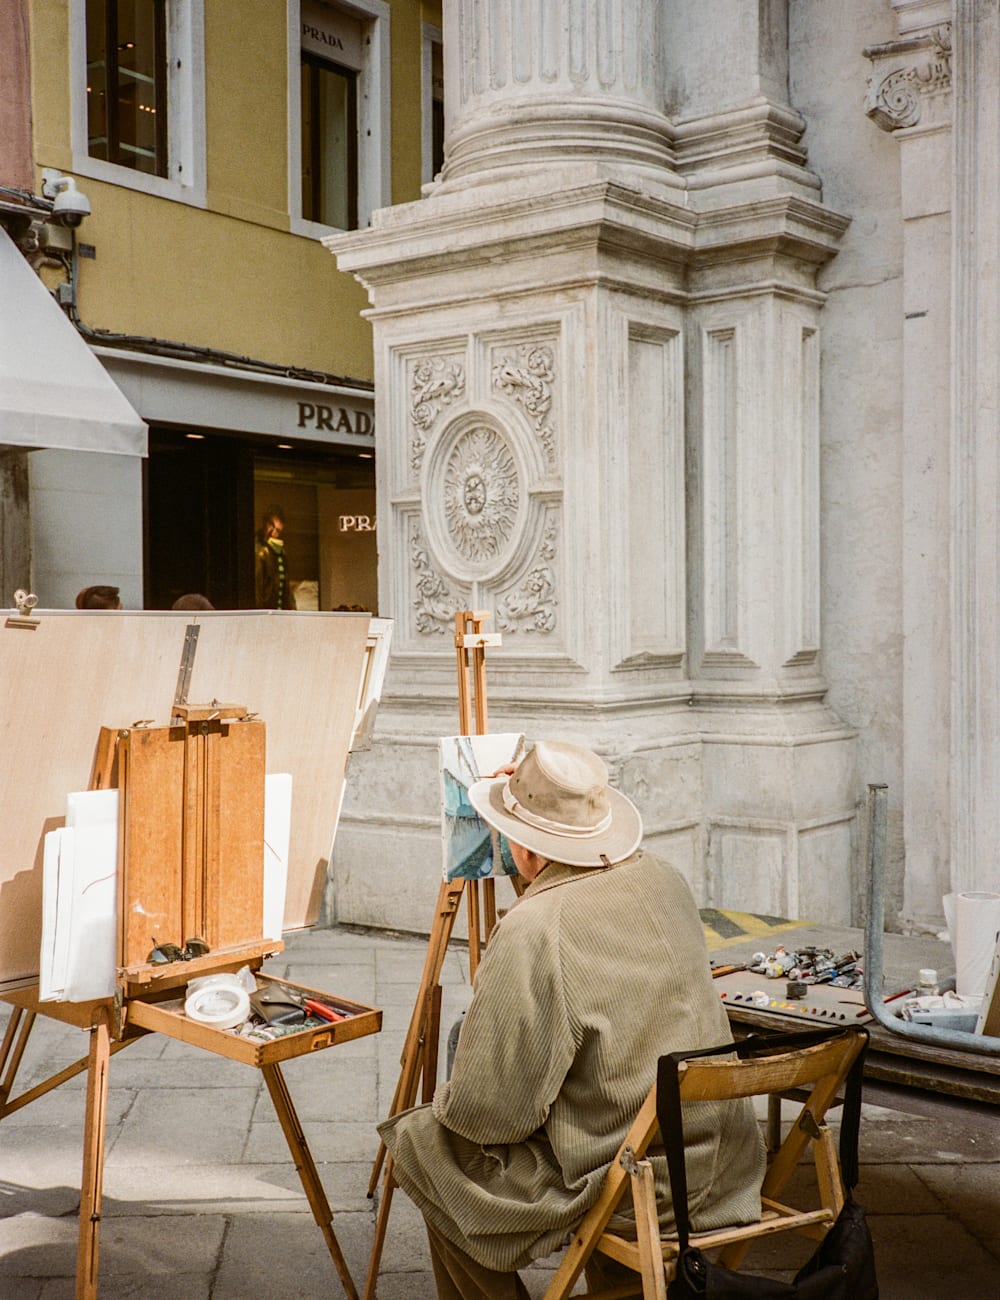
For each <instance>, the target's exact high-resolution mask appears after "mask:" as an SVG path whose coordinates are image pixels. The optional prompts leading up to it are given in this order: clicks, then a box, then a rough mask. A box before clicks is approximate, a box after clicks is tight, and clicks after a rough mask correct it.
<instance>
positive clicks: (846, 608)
mask: <svg viewBox="0 0 1000 1300" xmlns="http://www.w3.org/2000/svg"><path fill="white" fill-rule="evenodd" d="M831 8H836V10H837V14H838V18H837V22H836V24H833V20H832V16H831V14H830V12H829V10H830V9H831ZM708 9H709V7H707V6H704V5H702V4H700V3H697V2H696V0H667V2H666V3H659V0H617V2H616V3H611V2H610V0H491V3H490V4H489V5H488V6H487V5H482V4H478V3H476V2H475V0H445V4H444V13H445V48H446V58H445V92H446V118H447V137H446V153H445V166H444V170H443V172H442V175H441V176H440V178H438V180H437V181H436V182H435V183H434V184H433V185H431V186H429V187H428V192H427V195H426V197H425V198H424V199H423V200H422V201H421V202H419V203H412V204H406V205H401V206H398V207H395V208H387V209H383V210H381V211H379V212H377V213H375V215H374V217H373V220H372V224H371V227H370V228H369V229H368V230H365V231H362V232H357V233H354V234H351V235H344V236H337V237H334V238H331V239H330V240H328V241H326V242H327V243H328V246H329V247H330V250H331V252H333V253H334V254H335V255H336V256H337V259H338V265H339V266H340V267H341V269H345V270H348V271H351V272H352V273H353V274H355V275H356V276H357V277H358V278H359V279H360V280H361V281H362V283H363V284H364V285H365V286H366V288H367V289H368V292H369V297H370V301H371V304H372V305H371V309H370V311H369V313H368V315H369V317H370V319H371V322H372V326H373V331H374V345H375V357H376V402H377V405H378V411H379V417H378V430H379V433H378V443H377V451H378V457H377V459H378V495H379V507H378V515H379V536H380V561H379V563H380V568H379V587H380V602H381V608H380V613H381V614H382V615H383V616H388V617H392V618H394V619H395V620H396V629H395V633H394V645H393V659H392V665H391V669H390V674H389V679H388V683H387V691H386V694H385V696H384V697H383V705H382V712H381V716H380V721H379V724H378V727H377V729H376V739H375V746H374V748H373V750H372V751H371V752H370V753H369V754H367V755H359V756H357V761H356V762H355V765H354V767H353V768H352V774H351V783H350V787H351V788H350V792H349V795H348V800H347V803H346V804H345V808H344V814H343V817H342V820H341V825H340V830H339V832H338V842H337V850H336V855H335V862H334V871H333V876H332V889H331V905H332V908H333V910H334V911H335V913H336V915H337V917H338V919H340V920H343V921H354V922H358V923H365V924H374V925H387V926H392V927H395V928H399V929H410V930H426V929H427V928H429V925H430V921H431V917H430V916H429V915H427V916H424V915H423V912H424V911H426V910H427V907H428V901H427V900H429V899H431V898H432V897H433V892H428V891H429V888H430V889H431V890H432V889H433V886H432V884H431V882H433V880H435V879H436V878H437V875H438V872H439V860H440V843H439V835H438V817H437V807H438V796H437V764H436V754H435V749H436V745H435V738H436V737H437V736H438V735H442V734H447V733H449V732H452V731H453V730H454V728H455V723H456V704H455V699H456V690H455V655H454V646H453V639H452V630H453V616H454V613H455V611H456V610H458V609H462V608H470V609H485V610H489V611H490V612H491V613H492V616H493V626H494V627H495V628H496V629H497V630H499V631H501V632H502V633H503V646H502V648H501V649H498V650H496V651H491V652H490V653H489V657H488V672H489V695H490V714H491V723H492V725H493V727H494V729H503V730H510V729H517V730H524V731H525V732H526V733H527V734H528V735H529V737H537V736H541V735H547V736H558V737H562V738H569V739H580V740H584V741H586V742H587V743H590V744H592V745H593V746H594V747H595V748H597V749H598V750H599V751H600V752H601V753H602V754H603V755H604V756H605V757H606V759H607V761H608V763H609V766H610V768H611V770H612V774H613V779H614V780H615V781H616V783H617V784H619V785H620V787H621V788H622V789H623V790H625V791H626V792H627V793H629V794H630V795H631V796H632V797H633V798H634V799H635V800H636V802H637V803H638V804H639V806H640V808H641V810H642V812H643V816H644V821H645V825H646V831H647V840H648V842H649V843H650V845H651V846H652V847H653V848H655V849H657V850H659V851H662V852H663V853H665V854H666V855H668V856H670V857H671V858H672V860H673V861H674V862H675V863H676V864H677V865H678V866H679V867H680V869H681V870H682V871H683V872H684V874H685V875H686V876H687V878H688V879H689V881H690V882H691V885H692V888H693V889H694V891H695V894H696V896H697V897H698V899H699V901H701V902H703V903H709V904H713V905H716V906H721V907H732V908H742V909H745V910H750V911H760V912H768V913H776V914H783V915H796V916H804V917H809V918H822V919H827V920H831V921H836V922H849V921H851V920H853V919H856V918H857V916H858V914H859V894H860V887H861V852H860V849H861V833H860V832H861V829H862V828H861V825H860V820H861V819H860V817H859V809H860V808H861V806H862V803H863V797H864V786H865V782H866V781H868V780H887V781H888V782H889V784H890V790H891V805H890V807H891V832H892V833H891V838H890V846H891V852H892V854H893V861H892V870H891V879H892V889H893V897H892V899H891V900H890V912H891V913H892V914H893V915H894V917H895V919H896V921H897V922H899V923H902V924H910V923H912V924H915V925H921V924H932V923H933V921H934V918H935V916H936V914H937V911H938V910H939V898H940V893H942V892H944V891H945V890H946V889H947V888H948V887H950V886H951V885H955V886H957V887H979V888H989V887H994V888H995V887H996V881H995V879H993V877H992V876H991V875H990V872H991V871H992V872H993V873H994V875H995V871H996V845H997V836H996V830H997V827H996V816H997V814H996V806H997V801H996V799H995V778H996V770H995V761H996V735H997V731H998V728H997V727H996V722H997V721H998V720H997V718H996V713H997V707H998V706H997V687H996V681H997V674H996V672H995V671H994V672H993V673H992V678H991V680H989V681H986V680H985V678H987V677H988V676H989V674H988V672H987V673H984V672H983V669H984V667H988V666H989V665H990V664H991V663H992V666H993V667H994V668H995V667H996V655H997V638H996V613H995V595H996V571H995V569H996V555H997V547H996V544H995V543H996V513H995V503H996V495H995V493H996V469H997V466H996V427H995V405H994V407H993V419H992V423H990V421H989V419H988V418H987V415H986V413H987V412H988V411H989V407H990V402H991V401H992V400H993V399H995V397H996V395H997V351H996V349H995V348H994V349H993V351H992V353H991V352H990V351H989V340H990V339H993V340H994V342H995V339H996V324H997V322H996V306H997V300H996V294H995V293H993V296H992V297H990V293H991V291H992V290H994V289H995V287H996V274H997V271H996V263H995V247H996V245H995V243H994V245H993V250H994V257H993V260H992V261H991V260H990V255H989V251H988V246H987V241H986V235H985V231H986V230H988V229H989V222H990V221H992V229H993V230H994V232H995V226H996V214H997V206H996V198H997V186H996V184H995V179H996V177H995V174H994V173H995V168H996V157H997V151H996V150H995V148H994V150H993V154H992V155H991V156H990V157H989V158H987V157H986V153H987V152H988V150H989V148H990V147H991V146H993V145H995V143H996V142H995V134H996V131H997V125H996V123H997V118H996V117H994V118H993V119H990V117H989V112H988V110H987V108H985V107H984V103H983V95H982V91H983V87H984V85H991V87H992V93H993V97H994V98H995V96H996V82H995V68H996V63H994V64H993V71H992V74H991V71H990V65H989V63H988V58H989V51H990V49H994V48H995V44H994V45H993V46H991V45H990V44H989V42H990V41H993V42H995V40H996V25H997V24H996V4H995V3H985V2H983V0H980V2H979V3H975V2H974V0H955V18H954V25H955V26H958V25H959V24H960V23H962V22H964V23H965V24H966V28H964V29H963V37H962V40H963V43H964V48H965V54H964V56H963V57H964V58H965V59H966V66H967V69H968V71H967V75H968V76H969V78H970V84H969V86H967V87H966V88H965V90H964V92H962V93H960V94H958V95H957V96H955V99H956V103H955V104H954V105H953V104H952V99H953V90H952V82H953V77H955V76H956V74H955V73H954V72H953V69H952V42H953V37H952V26H953V23H952V18H951V16H950V13H946V12H944V11H946V10H949V6H947V5H943V4H940V3H938V4H935V3H930V0H895V2H894V3H891V2H890V0H884V2H883V0H880V2H879V3H876V4H865V3H862V0H847V3H845V4H844V5H843V6H840V5H838V6H836V7H830V6H820V5H806V6H789V5H788V3H787V0H761V2H760V3H758V4H753V5H751V4H746V3H742V2H741V0H720V2H719V3H718V4H716V5H713V6H712V7H711V13H710V14H709V12H708ZM831 24H832V26H831ZM970 30H975V32H976V33H977V34H976V36H975V37H974V38H973V37H970V36H969V34H968V33H969V31H970ZM954 55H955V59H957V58H958V57H959V53H958V46H957V45H956V49H955V52H954ZM831 58H832V65H831ZM977 70H978V73H977ZM976 75H978V78H979V81H978V83H977V85H978V91H979V93H978V95H977V93H976V88H975V87H974V86H973V84H972V80H973V79H974V78H975V76H976ZM991 76H992V82H991ZM866 78H867V79H868V84H867V99H866V98H865V91H866ZM959 102H960V103H961V107H959ZM866 113H867V116H866ZM953 119H954V125H953ZM961 132H964V133H965V135H964V136H963V135H962V134H961ZM856 140H858V141H860V144H858V143H856ZM963 140H964V144H963ZM807 146H808V147H807ZM962 148H965V149H973V150H978V151H979V153H977V155H976V156H977V160H978V165H979V168H980V169H981V171H985V173H986V175H987V180H986V182H985V183H984V184H982V185H979V184H977V185H970V186H967V187H966V188H965V189H963V188H962V186H961V185H959V186H958V188H957V189H954V191H953V187H952V186H951V185H950V184H949V178H952V177H957V176H960V174H961V173H960V171H959V165H958V162H959V153H960V151H961V149H962ZM890 150H892V151H893V152H890ZM956 151H958V152H956ZM872 159H875V160H877V163H878V166H877V167H873V166H870V165H866V164H869V163H870V162H871V160H872ZM830 178H832V181H833V184H832V185H831V183H830ZM953 209H954V210H953ZM960 228H964V229H965V232H966V239H965V241H964V243H962V245H961V247H959V241H958V237H957V231H958V230H959V229H960ZM866 277H867V279H866ZM975 285H978V286H982V291H981V292H974V288H973V286H975ZM970 296H971V299H972V300H971V301H967V298H969V297H970ZM872 308H874V309H875V310H876V311H878V312H879V313H881V315H880V317H879V324H880V326H881V333H880V334H879V337H878V342H879V344H880V345H881V346H878V347H873V345H872V333H873V331H872V321H871V319H870V316H869V312H870V311H871V310H872ZM883 320H884V321H885V322H888V324H883ZM962 331H965V333H964V334H963V333H962ZM979 331H984V333H983V334H982V335H980V333H979ZM991 331H992V332H991ZM957 339H961V340H962V341H963V342H964V344H965V345H966V346H967V347H968V348H969V349H971V354H972V355H971V357H970V358H969V359H968V360H967V361H966V363H965V364H964V366H956V365H955V364H954V363H953V362H952V360H951V357H952V356H953V355H954V349H955V346H956V340H957ZM928 458H930V460H931V461H932V462H933V464H932V466H931V468H930V469H928V468H927V466H926V462H927V460H928ZM977 467H978V468H977ZM982 471H985V477H983V474H982ZM991 491H992V494H993V495H992V506H993V509H992V515H991V513H990V503H991V496H990V493H991ZM991 544H992V550H991V549H990V546H991ZM990 582H992V584H993V585H992V588H990V586H989V584H990ZM991 590H992V600H991V597H990V591H991ZM990 656H992V660H991V658H990ZM989 727H992V732H989V731H988V730H987V728H989ZM991 789H992V791H993V796H994V797H993V798H992V800H991V799H990V791H991ZM991 836H992V839H991ZM991 844H992V859H991V861H992V866H990V867H988V866H987V865H986V860H987V859H989V857H990V845H991ZM991 879H993V884H992V885H991V884H990V880H991Z"/></svg>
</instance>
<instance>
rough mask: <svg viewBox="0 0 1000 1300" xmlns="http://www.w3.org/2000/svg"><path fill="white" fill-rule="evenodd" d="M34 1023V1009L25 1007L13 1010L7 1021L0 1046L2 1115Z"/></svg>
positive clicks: (0, 1106) (0, 1111)
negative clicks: (25, 1008)
mask: <svg viewBox="0 0 1000 1300" xmlns="http://www.w3.org/2000/svg"><path fill="white" fill-rule="evenodd" d="M22 1019H24V1024H23V1025H22V1024H21V1020H22ZM34 1023H35V1013H34V1011H25V1010H24V1008H23V1007H15V1008H14V1010H13V1011H12V1012H11V1016H10V1019H9V1020H8V1021H7V1031H6V1033H5V1034H4V1036H3V1046H2V1047H0V1117H2V1116H3V1114H4V1112H5V1109H6V1106H7V1101H8V1099H9V1098H10V1094H11V1091H12V1089H13V1087H14V1078H15V1076H16V1074H17V1070H18V1066H19V1065H20V1064H21V1058H22V1057H23V1056H24V1049H25V1048H26V1047H27V1046H28V1038H29V1037H30V1035H31V1027H32V1025H33V1024H34ZM18 1028H20V1033H18Z"/></svg>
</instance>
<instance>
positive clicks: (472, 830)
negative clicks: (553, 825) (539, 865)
mask: <svg viewBox="0 0 1000 1300" xmlns="http://www.w3.org/2000/svg"><path fill="white" fill-rule="evenodd" d="M438 752H439V761H440V773H441V848H442V854H443V860H442V874H443V876H444V879H445V880H483V879H485V878H486V877H487V876H491V875H499V876H515V875H517V867H516V866H515V865H514V859H513V858H512V857H511V856H510V849H509V847H508V846H507V843H506V841H505V839H504V837H503V836H502V835H497V834H496V833H495V832H493V831H491V830H490V828H489V827H488V826H487V825H486V823H485V822H484V821H483V819H482V818H481V817H480V816H479V814H478V813H477V812H476V810H475V808H473V806H472V804H471V803H470V802H469V798H468V790H469V786H470V785H474V784H475V783H476V782H477V781H479V780H481V779H482V778H483V777H486V776H492V775H493V774H494V772H497V771H499V769H500V768H503V767H514V766H516V765H517V764H518V763H519V762H520V761H521V759H522V758H523V757H524V736H522V735H520V734H519V733H511V732H502V733H499V734H490V735H485V736H442V738H441V740H440V741H439V742H438Z"/></svg>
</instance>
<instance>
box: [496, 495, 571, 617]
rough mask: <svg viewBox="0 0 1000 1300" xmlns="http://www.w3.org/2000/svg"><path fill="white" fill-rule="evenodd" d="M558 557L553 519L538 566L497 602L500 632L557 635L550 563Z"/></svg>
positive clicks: (533, 567)
mask: <svg viewBox="0 0 1000 1300" xmlns="http://www.w3.org/2000/svg"><path fill="white" fill-rule="evenodd" d="M555 554H556V523H555V520H554V519H550V520H549V522H548V524H547V525H546V528H545V536H544V537H543V539H542V544H541V546H540V547H539V550H538V555H537V556H536V558H535V563H534V564H533V565H532V566H531V568H530V569H529V570H528V572H527V573H526V574H525V576H524V578H523V579H522V581H521V582H520V583H519V584H518V586H517V587H515V588H514V589H513V590H512V591H509V592H507V594H506V595H505V596H502V597H501V598H500V599H499V600H498V601H497V606H496V626H497V630H498V631H500V632H517V631H521V632H554V631H555V627H556V605H558V603H559V602H558V600H557V599H556V578H555V573H554V571H553V569H552V566H551V561H552V560H553V559H555Z"/></svg>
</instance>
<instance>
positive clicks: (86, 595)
mask: <svg viewBox="0 0 1000 1300" xmlns="http://www.w3.org/2000/svg"><path fill="white" fill-rule="evenodd" d="M76 607H77V609H121V607H122V598H121V596H120V594H119V592H118V588H117V587H84V589H83V590H82V591H78V592H77V594H76Z"/></svg>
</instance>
